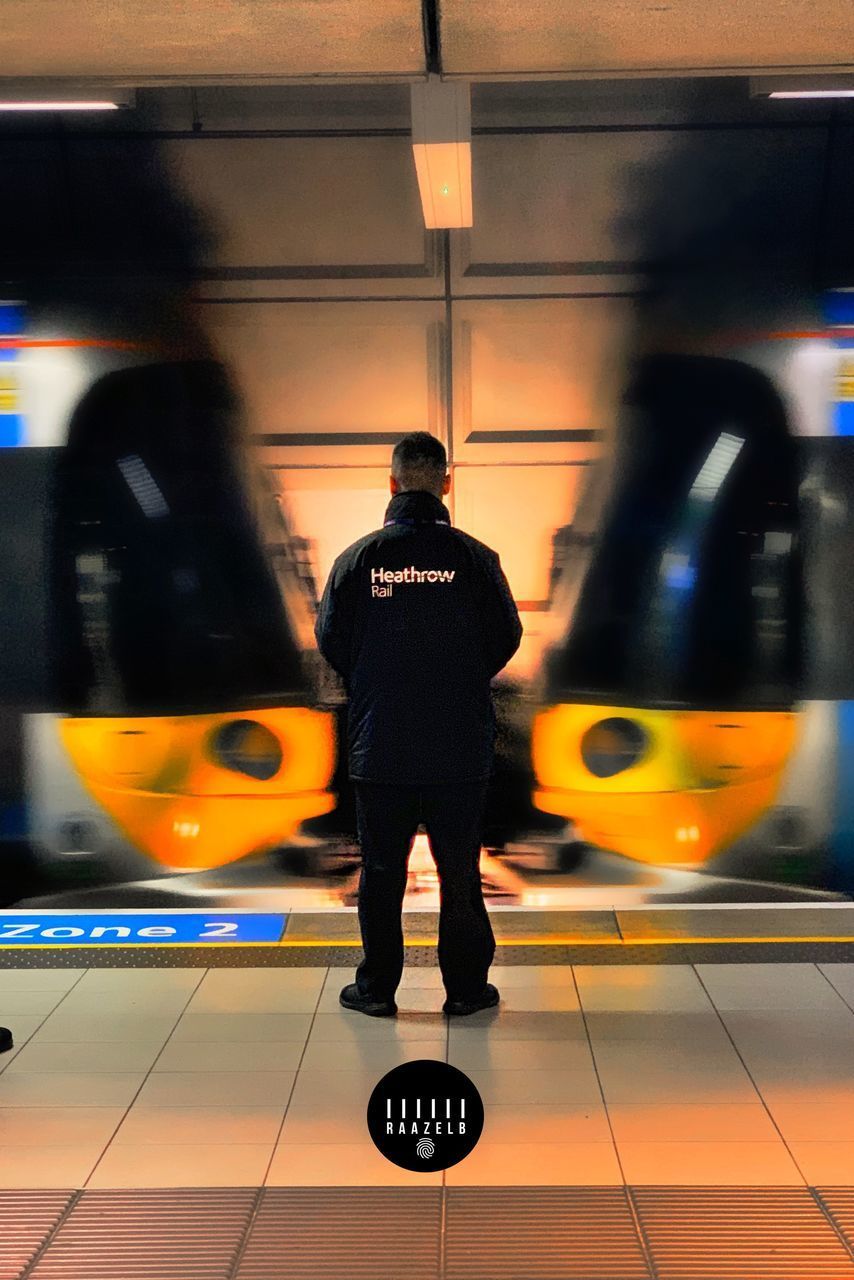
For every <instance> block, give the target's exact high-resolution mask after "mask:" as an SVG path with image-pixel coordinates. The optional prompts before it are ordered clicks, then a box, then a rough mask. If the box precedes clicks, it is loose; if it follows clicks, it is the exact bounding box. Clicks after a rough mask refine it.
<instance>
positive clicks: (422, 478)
mask: <svg viewBox="0 0 854 1280" xmlns="http://www.w3.org/2000/svg"><path fill="white" fill-rule="evenodd" d="M447 470H448V455H447V453H446V452H445V446H444V445H443V444H442V441H441V440H437V439H436V437H435V436H431V435H430V432H429V431H410V432H409V434H408V435H405V436H404V437H403V439H402V440H398V442H397V444H396V445H395V446H394V452H393V453H392V455H391V474H392V475H393V476H394V478H395V480H396V481H397V483H398V484H399V485H400V487H401V489H427V490H428V491H429V492H431V493H433V492H435V491H436V490H439V491H440V492H441V489H442V484H443V482H444V479H445V474H446V472H447Z"/></svg>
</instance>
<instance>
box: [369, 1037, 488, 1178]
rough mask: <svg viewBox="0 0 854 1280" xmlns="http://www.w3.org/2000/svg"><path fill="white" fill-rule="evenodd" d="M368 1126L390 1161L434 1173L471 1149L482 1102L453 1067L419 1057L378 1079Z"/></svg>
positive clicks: (477, 1135) (480, 1128)
mask: <svg viewBox="0 0 854 1280" xmlns="http://www.w3.org/2000/svg"><path fill="white" fill-rule="evenodd" d="M368 1130H369V1132H370V1135H371V1137H372V1139H373V1141H374V1145H375V1146H376V1147H377V1149H378V1150H379V1151H381V1152H382V1154H383V1155H384V1156H385V1158H386V1159H387V1160H390V1161H391V1162H392V1164H396V1165H398V1166H399V1167H400V1168H401V1169H410V1170H412V1172H414V1173H436V1172H438V1171H439V1170H441V1169H450V1167H451V1165H454V1164H459V1162H460V1161H461V1160H464V1159H465V1158H466V1156H467V1155H469V1153H470V1152H471V1151H473V1150H474V1148H475V1146H476V1145H477V1142H478V1139H479V1138H480V1135H481V1133H482V1132H483V1102H482V1101H481V1097H480V1094H479V1093H478V1091H477V1088H476V1087H475V1085H474V1084H473V1083H472V1081H471V1080H469V1078H468V1076H467V1075H466V1074H465V1073H464V1072H462V1071H460V1070H458V1069H457V1067H452V1066H451V1065H450V1064H449V1063H447V1062H439V1061H437V1060H434V1059H431V1058H419V1059H418V1060H417V1061H416V1062H404V1063H403V1065H402V1066H399V1067H395V1068H394V1070H393V1071H389V1073H388V1074H387V1075H385V1076H383V1078H382V1080H380V1082H379V1084H378V1085H377V1086H376V1088H375V1089H374V1091H373V1093H372V1094H371V1099H370V1102H369V1103H368Z"/></svg>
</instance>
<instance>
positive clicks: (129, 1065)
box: [8, 1040, 163, 1075]
mask: <svg viewBox="0 0 854 1280" xmlns="http://www.w3.org/2000/svg"><path fill="white" fill-rule="evenodd" d="M162 1047H163V1042H162V1041H160V1040H157V1041H155V1042H154V1043H151V1042H146V1041H145V1040H139V1041H136V1040H129V1041H126V1042H122V1041H116V1042H115V1043H113V1044H97V1043H96V1044H83V1043H81V1044H75V1043H72V1044H62V1043H60V1042H56V1043H54V1042H52V1041H46V1040H45V1041H34V1042H33V1043H32V1044H28V1045H26V1046H25V1047H24V1048H23V1049H22V1050H21V1052H20V1053H19V1054H18V1056H17V1058H16V1059H15V1061H14V1063H13V1064H12V1066H10V1068H9V1072H8V1074H9V1075H17V1074H18V1073H19V1072H21V1071H28V1072H35V1073H39V1072H62V1073H68V1072H89V1071H97V1072H101V1071H109V1072H117V1071H143V1072H144V1071H148V1070H150V1068H151V1066H152V1064H153V1062H154V1060H155V1058H156V1057H157V1055H158V1053H160V1050H161V1049H162Z"/></svg>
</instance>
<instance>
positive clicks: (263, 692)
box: [50, 359, 335, 870]
mask: <svg viewBox="0 0 854 1280" xmlns="http://www.w3.org/2000/svg"><path fill="white" fill-rule="evenodd" d="M265 501H266V502H267V503H268V504H269V503H273V502H274V499H273V498H272V495H267V496H266V498H261V497H259V496H258V495H257V493H255V491H254V490H253V487H252V484H251V481H250V472H249V471H248V470H247V461H246V457H245V453H244V450H243V449H242V447H241V441H240V433H239V413H238V406H237V404H236V402H235V399H234V396H233V394H232V391H231V387H230V385H229V382H228V379H227V377H226V375H225V372H224V370H223V368H222V367H221V366H220V365H219V364H218V363H216V362H215V361H213V360H210V359H198V360H175V361H169V360H163V361H159V362H151V363H143V364H139V365H138V366H137V367H130V368H125V369H122V370H118V371H116V372H113V373H109V374H107V375H106V376H105V377H103V378H101V379H100V380H99V381H98V382H96V383H95V384H94V385H93V386H92V387H91V389H90V390H89V391H88V392H87V394H86V395H85V396H84V398H83V399H82V401H81V402H80V404H79V406H78V408H77V409H76V411H75V413H74V415H73V418H72V420H71V424H70V427H69V432H68V439H67V443H66V445H65V447H64V448H63V449H61V450H59V451H58V456H57V461H56V466H55V472H54V482H53V520H52V529H51V535H50V547H51V555H50V563H51V578H52V581H51V597H52V608H51V617H52V627H51V649H52V669H53V671H54V677H55V690H54V698H53V701H54V705H56V706H58V707H61V708H62V709H63V711H64V712H65V715H64V717H63V718H62V719H61V720H60V721H59V722H58V723H59V732H60V735H61V739H62V742H63V744H64V747H65V749H66V751H67V753H68V756H70V758H71V760H72V762H73V764H74V767H75V769H76V771H77V773H78V775H79V777H80V779H81V780H82V782H83V784H84V785H85V787H86V789H87V790H88V792H89V793H90V794H91V796H93V797H94V799H95V800H96V801H97V802H98V804H99V805H100V806H101V807H102V808H103V810H105V811H106V813H108V814H109V815H110V817H111V818H112V819H113V821H114V822H115V823H116V824H117V825H118V827H119V828H120V829H121V830H122V831H123V832H124V833H125V835H126V836H127V837H128V838H129V840H130V842H131V844H132V845H133V846H135V847H136V848H137V849H139V850H141V851H142V852H144V853H145V854H147V855H148V856H149V857H150V858H152V859H154V860H155V861H156V862H158V863H160V864H162V865H163V866H165V867H168V868H171V869H176V870H201V869H207V868H212V867H216V866H219V865H222V864H223V863H226V862H231V861H234V860H235V859H237V858H240V857H242V856H244V855H246V854H248V853H251V852H254V851H258V850H262V849H265V848H267V847H270V846H273V845H278V844H281V843H283V842H286V841H287V839H288V838H289V837H290V836H291V835H292V834H293V833H294V832H295V830H296V829H297V827H298V826H299V824H300V823H301V822H302V821H303V820H305V819H306V818H309V817H312V816H316V815H318V814H321V813H325V812H328V811H329V810H330V809H332V808H333V806H334V803H335V798H334V796H333V795H332V793H331V792H330V790H329V786H330V780H331V777H332V773H333V768H334V762H335V735H334V727H333V721H332V716H331V715H330V714H329V713H328V712H324V711H321V710H318V709H316V707H315V706H314V705H313V698H312V690H311V685H310V681H309V679H308V677H307V673H306V672H305V670H304V657H303V654H302V651H301V646H300V644H299V642H298V639H297V637H296V636H295V627H294V623H293V616H292V612H293V611H292V610H289V608H288V590H287V587H288V584H287V583H284V584H283V582H282V581H281V575H277V574H276V573H275V572H274V569H273V566H272V563H271V560H270V558H269V556H268V554H267V553H266V551H265V546H264V542H265V535H264V529H263V523H264V518H265V517H266V518H267V519H269V518H270V512H269V507H267V508H264V506H263V503H264V502H265ZM273 518H275V516H274V517H273ZM281 532H282V533H284V532H285V531H284V527H283V528H282V531H281ZM290 585H291V587H292V594H293V599H298V596H299V591H300V585H299V583H298V582H297V581H294V583H292V584H290ZM283 588H284V589H283Z"/></svg>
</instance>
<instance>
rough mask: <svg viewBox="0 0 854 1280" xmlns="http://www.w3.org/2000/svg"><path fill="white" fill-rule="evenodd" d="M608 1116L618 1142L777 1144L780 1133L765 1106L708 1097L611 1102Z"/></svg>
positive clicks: (757, 1102)
mask: <svg viewBox="0 0 854 1280" xmlns="http://www.w3.org/2000/svg"><path fill="white" fill-rule="evenodd" d="M606 1100H607V1106H608V1116H609V1118H610V1121H611V1124H612V1126H613V1130H614V1137H615V1138H616V1140H617V1142H689V1141H690V1142H715V1141H720V1142H775V1141H778V1140H779V1137H780V1135H779V1133H778V1131H777V1129H776V1128H775V1126H774V1123H773V1121H772V1120H771V1117H770V1116H769V1115H768V1112H767V1111H766V1110H765V1108H764V1107H763V1106H762V1103H761V1102H760V1101H759V1100H758V1099H756V1100H755V1101H753V1102H746V1103H741V1102H727V1101H725V1100H720V1099H715V1098H711V1097H707V1098H706V1099H703V1100H699V1101H696V1102H691V1103H686V1102H682V1101H680V1100H679V1097H678V1094H677V1095H675V1096H671V1097H670V1098H662V1099H661V1101H659V1102H658V1103H644V1102H643V1101H641V1100H636V1101H629V1100H627V1101H621V1102H616V1103H615V1102H612V1101H611V1099H610V1098H608V1097H607V1094H606Z"/></svg>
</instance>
